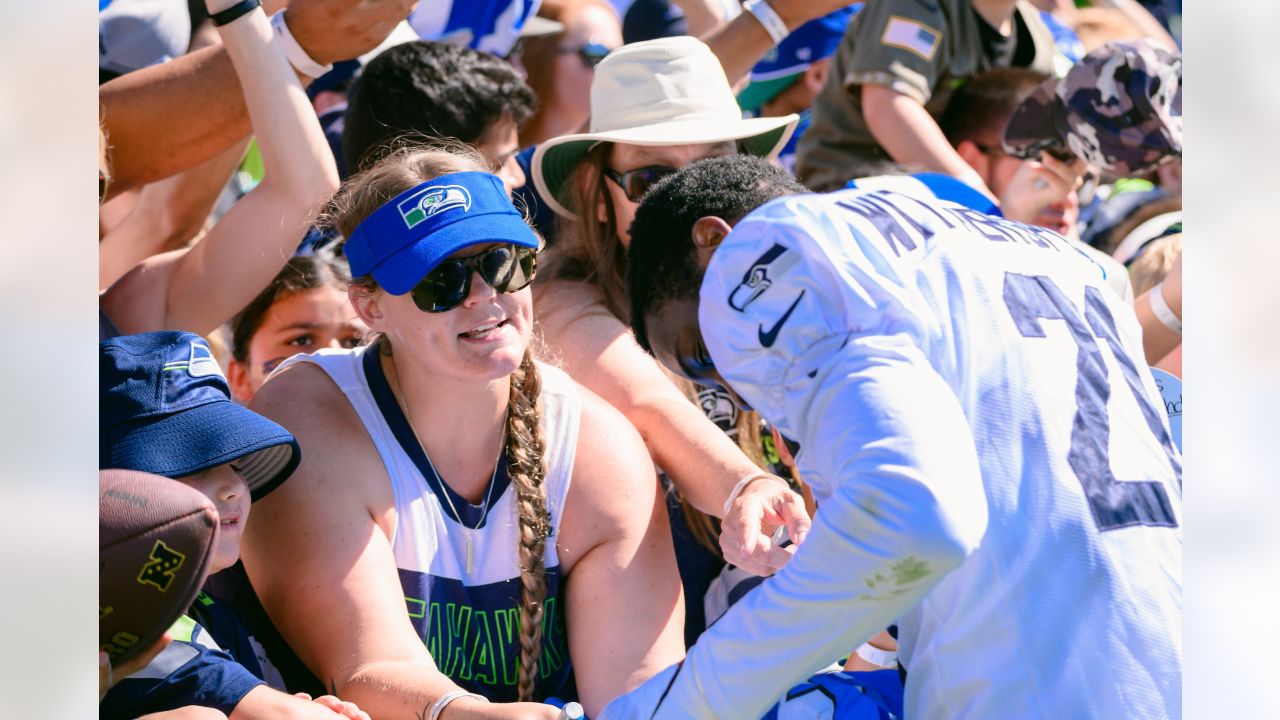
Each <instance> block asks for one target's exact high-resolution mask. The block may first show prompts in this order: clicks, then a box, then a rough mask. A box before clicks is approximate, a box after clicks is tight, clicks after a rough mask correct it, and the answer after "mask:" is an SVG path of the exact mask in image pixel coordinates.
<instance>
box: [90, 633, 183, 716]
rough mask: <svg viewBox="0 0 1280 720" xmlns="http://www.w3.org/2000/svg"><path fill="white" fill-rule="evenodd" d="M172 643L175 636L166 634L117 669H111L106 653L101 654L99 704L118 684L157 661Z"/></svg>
mask: <svg viewBox="0 0 1280 720" xmlns="http://www.w3.org/2000/svg"><path fill="white" fill-rule="evenodd" d="M171 642H173V636H172V635H170V634H169V633H167V632H166V633H165V634H164V635H161V636H160V639H159V640H157V641H156V643H155V644H154V645H152V646H151V647H149V648H147V649H146V650H143V651H142V652H140V653H138V654H137V655H134V656H133V658H132V659H130V660H129V661H128V662H124V663H121V664H119V665H117V666H115V667H111V658H110V656H108V655H107V653H106V652H99V653H98V702H102V698H104V697H106V695H107V691H108V690H110V689H111V688H113V687H115V684H116V683H118V682H120V681H121V680H123V679H125V678H127V677H129V676H130V675H132V674H134V673H136V672H138V671H139V670H141V669H142V668H144V667H146V666H148V665H150V664H151V661H152V660H155V659H156V656H157V655H159V654H160V653H161V652H163V651H164V649H165V648H167V647H169V643H171Z"/></svg>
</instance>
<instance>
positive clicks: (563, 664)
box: [244, 149, 683, 720]
mask: <svg viewBox="0 0 1280 720" xmlns="http://www.w3.org/2000/svg"><path fill="white" fill-rule="evenodd" d="M485 167H486V166H485V164H484V163H483V161H482V160H481V159H480V157H479V156H478V155H476V153H475V152H474V151H471V150H468V149H457V150H456V151H453V152H442V151H439V150H422V149H416V150H406V151H401V152H398V153H395V154H393V155H391V156H389V157H387V158H386V159H384V160H382V161H381V162H379V163H378V164H377V165H375V166H374V167H372V168H370V169H369V170H367V171H365V172H363V173H361V174H360V175H357V176H356V177H354V178H352V179H351V181H350V182H349V183H348V184H347V185H346V186H345V187H344V189H343V190H342V191H340V192H339V193H338V195H337V196H335V198H334V200H333V203H332V217H333V220H334V224H335V225H336V227H337V229H338V231H339V232H340V233H341V235H342V236H343V237H345V238H346V244H345V253H346V256H347V258H348V260H349V261H350V263H351V268H352V272H353V274H354V275H356V278H355V280H354V281H353V283H352V286H351V288H350V290H349V296H350V299H351V302H352V305H353V306H354V308H355V310H356V312H357V314H358V315H359V316H360V318H361V319H362V320H363V321H364V322H365V324H366V325H367V326H368V327H369V329H370V330H371V331H372V333H374V334H375V336H376V338H377V339H376V341H374V342H373V343H372V344H370V345H368V346H365V347H363V348H360V349H357V350H322V351H320V352H318V353H314V354H311V355H300V356H295V357H294V358H292V359H290V360H287V361H286V362H285V363H284V364H283V365H281V367H280V369H279V370H278V371H277V372H276V373H275V374H274V375H273V376H272V378H271V379H270V380H269V381H268V382H267V383H265V384H264V385H263V387H262V389H261V390H260V391H259V392H258V394H257V395H256V396H255V397H254V401H253V407H254V408H255V409H256V410H257V411H259V412H261V413H263V414H265V415H267V416H268V417H272V418H275V419H276V420H278V421H279V422H280V423H282V424H283V425H285V426H286V427H288V428H290V429H291V430H292V431H293V432H294V433H295V434H296V437H297V438H298V441H299V443H300V444H301V445H302V446H304V447H305V454H304V459H303V462H302V465H301V466H300V467H299V468H298V471H297V473H296V474H295V475H294V477H293V479H292V481H291V482H290V483H288V484H287V485H286V486H282V487H281V488H280V489H279V490H278V491H277V492H276V493H274V494H273V495H272V497H271V498H269V499H268V500H267V501H265V502H263V503H261V507H260V508H258V507H255V511H256V512H258V514H259V516H260V517H261V518H262V519H260V521H259V524H258V525H257V526H255V528H254V529H253V531H252V532H251V534H249V535H248V536H247V537H246V540H245V550H244V558H245V567H246V569H247V571H248V574H249V577H250V579H251V580H252V582H253V585H254V588H255V590H256V591H257V594H258V596H259V597H260V598H261V600H262V604H263V606H264V607H265V608H266V610H267V612H268V613H269V614H270V616H271V619H272V620H273V621H274V623H275V625H276V626H277V627H278V628H279V630H280V631H281V633H282V635H283V636H284V639H285V640H286V641H287V642H288V643H289V644H290V646H292V648H293V649H294V651H296V653H297V654H298V656H299V657H300V658H301V659H302V661H303V662H304V663H305V664H306V665H307V667H308V668H309V669H310V670H311V671H312V672H313V673H314V674H315V675H316V676H317V677H319V678H322V679H324V681H325V683H326V684H327V685H329V686H330V687H331V688H338V689H340V690H339V691H340V692H341V693H342V694H343V696H344V697H350V698H351V699H352V700H353V701H355V702H358V703H359V704H360V706H361V707H362V708H366V709H367V710H368V711H369V712H370V713H371V714H373V715H375V716H378V717H384V716H385V717H413V716H415V715H416V716H418V717H424V718H437V717H475V718H514V717H521V718H526V717H528V718H534V717H545V718H548V720H550V718H554V717H556V714H557V711H556V710H555V709H554V708H551V707H550V706H545V705H533V704H525V705H510V704H506V703H510V702H514V701H519V702H522V703H528V702H530V701H537V700H542V699H545V698H547V697H549V696H560V697H564V696H566V695H571V694H572V693H573V690H572V688H573V687H574V686H575V685H576V692H577V695H578V697H579V698H580V701H581V703H582V705H583V706H584V707H585V709H586V711H587V712H588V713H589V714H592V715H594V714H596V713H598V712H599V711H600V710H601V709H602V708H603V706H604V704H605V703H606V702H607V701H608V700H610V699H611V698H613V697H615V696H616V695H618V694H619V693H621V692H624V691H625V690H627V689H628V688H631V687H633V686H635V685H637V684H639V683H640V682H641V681H643V680H644V679H645V678H647V677H649V676H650V675H652V674H653V673H654V672H656V671H657V670H658V669H659V668H661V667H664V666H665V665H667V664H669V663H671V662H675V661H676V660H678V659H679V658H680V657H681V656H682V648H681V640H680V632H681V622H680V621H681V618H682V617H683V606H682V598H681V592H680V585H679V580H678V575H677V573H676V567H675V558H674V553H673V551H672V548H671V538H670V529H669V527H668V525H667V518H666V514H665V513H664V511H663V509H662V502H661V498H660V497H659V496H658V491H657V483H656V482H655V481H654V477H653V473H652V461H651V460H650V459H649V457H648V455H647V454H646V453H645V451H644V445H643V442H642V440H641V439H640V437H639V436H638V435H637V433H636V431H635V430H634V428H632V427H631V425H630V424H629V423H628V422H627V421H626V419H625V418H624V417H623V416H622V415H621V414H620V413H618V412H617V411H616V410H614V409H613V408H612V407H611V406H609V405H608V404H607V403H605V402H604V401H602V400H600V399H599V398H596V397H595V396H594V395H592V394H591V393H589V392H587V391H585V390H583V389H582V388H580V387H579V386H578V385H576V384H575V383H574V382H573V381H572V380H570V379H569V378H568V376H566V375H565V374H564V373H562V372H560V371H559V370H557V369H555V368H553V367H549V366H546V365H543V364H541V363H538V362H536V361H535V360H533V357H532V354H531V352H530V342H531V334H532V325H533V309H532V302H531V293H530V291H529V289H528V286H529V283H530V282H532V280H533V276H534V273H535V271H536V269H537V250H538V247H539V245H540V242H539V239H538V238H537V236H536V235H535V234H534V233H533V232H532V231H531V230H530V229H529V227H528V226H527V225H525V223H524V221H523V220H522V218H521V217H520V215H519V214H518V213H517V212H516V211H515V209H514V208H513V207H512V205H511V203H510V200H509V199H508V198H507V195H506V193H505V191H504V190H503V187H502V183H501V181H500V180H499V179H498V178H497V177H495V176H493V175H491V174H489V173H487V172H484V168H485ZM406 603H407V607H406ZM406 610H407V612H406ZM571 673H572V681H571V680H570V675H571ZM490 702H492V703H494V704H491V705H490V704H487V703H490ZM499 703H502V704H499ZM446 707H447V709H448V710H449V711H450V712H449V713H448V714H446V715H441V713H442V712H444V711H445V709H446Z"/></svg>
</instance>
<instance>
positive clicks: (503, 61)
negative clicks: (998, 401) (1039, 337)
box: [98, 0, 1182, 720]
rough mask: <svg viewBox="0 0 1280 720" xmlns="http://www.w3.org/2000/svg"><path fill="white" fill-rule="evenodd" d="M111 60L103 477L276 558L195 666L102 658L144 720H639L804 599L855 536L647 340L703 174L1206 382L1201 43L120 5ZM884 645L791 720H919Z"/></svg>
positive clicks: (174, 653) (240, 549)
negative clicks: (936, 255)
mask: <svg viewBox="0 0 1280 720" xmlns="http://www.w3.org/2000/svg"><path fill="white" fill-rule="evenodd" d="M99 28H100V30H99V36H100V43H99V50H100V63H99V64H100V68H99V69H100V78H101V84H100V91H99V102H100V108H101V120H100V128H101V134H100V146H99V147H100V152H99V158H98V160H99V201H100V212H99V268H100V270H99V284H100V288H99V289H100V294H99V340H100V346H99V347H100V350H99V357H100V377H99V382H100V393H101V405H102V408H103V410H102V413H101V416H100V443H101V447H100V466H101V468H102V469H108V468H125V469H130V470H137V471H143V472H149V473H153V474H156V475H162V476H165V477H169V478H173V480H174V481H175V482H182V483H185V484H187V485H190V486H192V487H195V488H197V489H198V490H200V491H201V492H203V493H204V494H206V495H207V496H208V497H209V499H210V500H212V501H213V502H214V504H215V506H216V507H217V509H218V511H219V512H220V513H222V514H223V516H224V519H225V518H228V517H230V518H233V519H234V521H233V522H230V523H228V522H224V523H223V524H222V526H221V528H220V539H219V544H218V551H217V554H216V556H215V559H214V562H213V566H212V568H211V572H210V576H209V578H208V580H207V583H206V586H205V593H203V594H202V595H201V596H200V598H199V599H197V601H196V603H194V604H193V605H192V608H191V611H190V612H189V613H188V616H187V617H186V618H184V621H183V622H180V623H179V624H178V625H175V626H174V628H173V629H172V630H171V632H170V635H169V636H166V639H165V641H164V642H162V643H161V644H160V645H159V646H157V647H155V648H152V649H151V652H149V653H147V654H145V655H144V656H143V657H142V658H141V659H140V660H138V661H135V662H134V663H133V664H131V665H130V666H128V667H122V668H121V667H118V668H112V667H111V664H110V659H109V658H108V657H107V656H106V655H105V654H103V655H102V656H101V657H100V666H101V670H102V673H101V674H100V678H101V682H100V691H101V704H100V717H102V718H104V719H105V718H113V719H114V718H122V719H128V718H138V717H144V716H145V717H155V718H161V717H163V718H196V717H220V716H223V715H225V716H226V717H231V718H244V719H252V718H281V717H288V718H294V717H297V718H304V717H315V718H322V717H337V716H343V717H347V718H350V719H351V720H362V719H364V718H368V717H373V718H383V717H387V718H390V717H415V716H416V717H420V718H423V719H424V720H428V719H429V720H436V718H468V717H476V718H517V717H519V718H537V717H542V718H555V717H558V716H560V713H562V712H566V711H564V710H562V709H561V708H562V706H565V704H566V703H568V702H576V703H580V704H581V706H582V707H583V708H585V710H586V713H587V714H588V715H589V716H591V717H596V716H599V715H600V714H601V713H602V712H603V711H604V709H605V707H606V706H607V705H608V704H609V703H610V702H611V701H613V700H614V699H615V698H617V697H619V696H621V695H623V694H624V693H626V692H628V691H630V690H632V689H634V688H636V687H637V686H639V685H641V684H642V683H644V682H645V681H647V680H649V679H650V678H652V677H654V676H655V675H658V674H659V673H660V672H661V671H663V670H664V669H665V668H668V667H670V666H673V665H675V664H677V663H679V662H681V659H682V658H683V657H685V653H686V651H687V650H688V648H691V647H693V646H694V645H695V643H697V641H698V638H699V637H700V636H702V635H703V633H704V632H705V631H706V630H707V628H708V627H709V626H711V625H712V623H714V622H715V621H716V619H717V618H718V617H720V616H721V615H722V614H723V613H724V612H725V610H726V609H727V608H728V607H729V606H731V605H733V604H734V603H735V602H737V601H739V600H740V599H741V598H742V597H744V596H746V595H747V594H749V593H750V592H752V591H753V590H754V589H755V588H756V587H757V586H758V585H760V583H761V582H762V579H763V578H765V577H768V576H770V575H772V574H774V573H775V572H777V571H778V570H779V569H780V568H782V567H783V566H784V565H786V564H787V563H788V562H789V561H790V559H791V558H792V557H793V556H794V555H796V553H797V552H798V549H799V548H802V547H803V543H804V540H805V538H806V536H807V534H808V533H809V532H810V528H811V523H812V522H814V521H813V520H812V518H813V517H814V514H815V512H817V511H818V510H820V507H821V503H820V502H815V499H814V497H813V494H812V493H811V492H810V490H809V487H808V485H807V484H806V481H805V480H806V479H805V476H804V472H803V471H802V468H801V467H800V465H798V464H797V462H796V457H795V456H796V453H797V452H798V447H797V445H796V443H795V442H794V441H793V440H792V439H790V438H789V437H788V436H787V434H786V433H784V432H782V431H781V430H780V428H779V427H777V425H776V421H774V424H771V422H770V420H772V418H766V417H764V413H763V408H761V410H762V412H761V413H757V412H755V411H753V410H752V409H751V408H750V407H748V406H747V404H746V403H744V402H743V401H742V398H741V397H740V395H739V394H738V393H736V392H735V391H734V388H732V387H728V386H724V385H722V384H720V383H713V382H706V383H702V382H699V381H698V380H699V373H698V367H693V365H697V364H698V363H703V364H705V365H706V366H708V367H709V366H710V359H709V358H708V357H706V348H705V347H700V348H694V349H693V350H692V352H690V353H689V354H688V357H685V356H681V357H678V358H675V359H674V362H676V363H679V365H680V367H679V369H681V370H683V372H681V373H680V374H677V373H675V372H672V362H668V360H671V358H670V357H665V356H664V355H663V354H662V353H661V352H655V351H654V348H653V347H652V346H651V344H650V342H649V339H647V338H642V342H637V338H636V336H635V334H634V333H633V327H634V326H636V323H637V321H638V319H639V320H643V311H642V310H641V309H638V308H636V307H633V305H632V300H633V299H634V298H633V296H632V289H633V288H634V287H636V285H635V283H634V281H632V282H631V283H630V284H629V254H628V251H629V248H630V247H631V245H632V230H633V227H637V226H639V225H642V224H643V223H642V222H640V221H637V225H633V221H636V218H637V213H638V212H641V213H644V212H645V210H644V206H642V201H643V199H644V198H645V197H646V194H647V193H648V192H649V191H650V190H651V189H652V188H654V187H655V186H661V187H664V188H665V187H667V185H665V184H663V183H664V181H668V180H669V179H670V178H672V177H673V176H676V174H677V173H678V171H680V170H681V169H682V168H685V167H687V166H692V167H698V166H700V165H702V166H705V162H706V161H711V162H712V163H714V162H716V161H715V160H712V159H715V158H726V157H735V156H737V157H742V156H754V157H757V158H762V159H764V160H766V161H769V162H771V163H774V164H775V165H776V166H777V167H780V168H782V169H783V170H782V171H785V173H786V174H787V175H788V177H787V178H785V184H786V188H787V190H786V192H787V193H792V192H799V191H810V192H818V193H826V192H831V191H837V190H841V189H844V188H863V189H883V190H886V191H891V192H892V193H895V194H901V195H905V196H908V197H911V198H916V199H918V200H921V201H923V202H926V203H938V204H942V205H947V206H950V207H954V206H962V207H964V208H968V209H969V210H971V211H973V212H974V213H975V215H978V214H981V215H982V216H989V217H997V218H1005V219H1008V220H1011V221H1015V222H1017V223H1024V224H1026V225H1029V226H1035V227H1038V228H1043V229H1046V230H1048V231H1051V232H1052V233H1055V234H1056V235H1058V236H1061V238H1063V239H1064V240H1063V242H1064V243H1065V244H1066V245H1064V246H1069V247H1070V248H1071V249H1073V250H1075V251H1076V252H1077V253H1079V254H1081V255H1083V256H1085V257H1087V258H1089V259H1090V260H1091V261H1092V262H1093V263H1095V264H1096V265H1097V266H1098V267H1099V268H1100V269H1101V270H1102V273H1103V277H1105V285H1106V286H1107V287H1109V288H1110V292H1113V293H1114V295H1115V297H1116V298H1117V299H1118V300H1119V301H1120V302H1122V303H1123V304H1124V306H1125V308H1126V310H1131V311H1132V314H1133V316H1134V317H1135V318H1136V322H1137V323H1138V324H1139V325H1140V326H1141V328H1142V333H1143V335H1142V343H1143V350H1144V352H1145V358H1144V359H1145V362H1146V364H1147V365H1149V366H1152V367H1156V368H1160V369H1162V370H1164V371H1167V372H1168V373H1171V374H1172V375H1173V376H1174V377H1177V378H1180V377H1181V374H1182V369H1181V319H1180V318H1181V316H1182V297H1181V296H1182V275H1181V273H1182V264H1181V248H1182V241H1181V232H1182V217H1181V150H1182V148H1181V142H1182V141H1181V90H1180V83H1181V55H1180V50H1179V43H1180V34H1181V2H1180V0H1142V1H1139V0H1094V1H1093V2H1086V1H1078V2H1069V1H1068V0H1034V1H1033V2H1015V0H936V1H935V2H926V1H924V0H866V2H854V3H849V2H847V0H748V1H747V2H746V3H743V4H742V5H739V3H738V2H737V0H670V1H668V0H631V1H629V0H542V1H541V2H538V0H532V2H530V1H529V0H439V1H436V0H419V2H417V3H414V2H412V1H411V0H379V1H377V2H370V1H367V0H365V1H360V0H289V1H288V2H285V0H261V4H259V1H258V0H247V1H244V2H237V1H235V0H201V1H198V0H191V1H190V2H188V3H182V2H180V1H179V0H100V3H99ZM721 162H723V161H721ZM712 167H725V168H730V170H725V172H726V173H731V172H756V171H754V170H752V171H746V170H740V169H739V170H732V168H733V167H736V166H732V165H731V164H725V165H721V166H715V165H712ZM753 167H754V166H753ZM780 172H781V171H780ZM751 177H755V176H751ZM791 178H794V180H792V179H791ZM690 182H692V181H690ZM770 182H777V183H782V180H777V179H774V180H771V181H770ZM795 183H799V184H798V185H796V184H795ZM779 187H781V185H779ZM669 192H670V191H669ZM778 194H783V193H782V191H779V193H778ZM455 207H461V208H464V209H465V210H466V213H465V216H464V215H463V214H459V213H452V214H451V213H449V212H447V211H449V210H450V209H451V208H455ZM649 212H653V211H649ZM458 218H463V219H458ZM652 222H653V221H650V223H652ZM696 232H697V229H696V228H695V235H696ZM424 238H429V239H430V241H429V242H428V241H427V240H426V239H424ZM749 280H750V279H749V278H748V279H744V280H743V286H742V288H747V289H748V290H750V289H752V288H754V289H756V290H757V291H763V289H764V288H767V286H768V282H769V281H768V279H767V278H765V279H764V280H763V282H764V285H763V286H759V285H758V284H756V283H755V282H754V281H752V282H751V283H749V282H748V281H749ZM673 282H675V281H674V280H673ZM748 285H750V287H748ZM736 292H737V291H735V295H734V297H737V295H736ZM754 298H755V295H750V296H749V299H748V298H740V299H738V300H735V299H733V298H731V299H730V304H731V305H733V304H734V303H735V302H742V303H743V304H744V306H745V303H747V302H751V301H752V300H754ZM793 307H794V306H793ZM735 308H736V306H735ZM788 314H789V311H788ZM785 321H786V317H785V316H784V317H783V322H785ZM775 329H776V328H775ZM760 332H761V334H762V335H763V334H765V329H764V328H763V327H762V328H761V330H760ZM679 342H684V341H679ZM762 342H763V340H762ZM766 344H768V343H766ZM1082 352H1083V351H1082ZM655 354H656V355H657V357H656V358H655ZM222 368H225V374H224V373H223V370H222ZM703 369H704V370H705V369H706V368H703ZM703 375H704V376H707V377H709V376H710V374H709V373H703ZM690 378H692V380H691V379H690ZM778 382H779V383H781V382H782V378H779V379H778ZM148 383H149V385H148ZM1104 402H1105V401H1104ZM233 404H238V405H239V406H241V407H239V408H237V412H230V411H226V410H222V409H220V408H226V407H231V406H232V405H233ZM1179 407H1180V400H1179ZM245 408H247V409H245ZM174 428H181V431H177V430H175V429H174ZM1086 430H1087V428H1086ZM1102 442H1103V444H1104V445H1105V443H1106V436H1105V435H1103V441H1102ZM834 562H838V561H834ZM798 612H803V610H801V611H798ZM878 627H879V629H880V631H879V632H878V634H875V635H874V636H871V637H870V638H869V639H867V638H862V640H866V642H865V644H862V645H861V646H857V643H854V644H853V645H851V646H849V647H846V648H844V650H843V652H842V653H839V654H836V655H833V656H831V657H829V658H825V662H827V663H830V667H828V668H827V669H826V671H824V672H823V673H819V674H817V675H813V673H815V672H817V671H818V670H819V669H820V668H816V667H815V668H807V669H805V671H804V672H803V673H802V674H801V676H800V677H799V678H797V681H799V680H803V679H804V678H809V679H808V680H807V681H806V682H805V683H803V684H802V685H798V686H796V688H797V689H796V690H794V691H792V693H791V694H790V695H788V694H787V693H785V692H779V693H777V694H776V696H775V700H777V701H780V702H781V705H779V706H778V707H775V708H773V709H772V710H770V711H769V712H770V713H772V715H771V716H774V717H796V718H798V717H818V716H819V715H817V714H815V713H816V712H818V711H817V710H813V711H811V712H810V714H808V715H805V714H803V713H804V712H805V711H804V710H803V708H800V707H788V704H787V701H786V698H784V696H788V697H790V696H795V697H799V696H800V695H803V694H805V693H806V692H808V691H810V690H813V689H815V688H818V689H821V694H822V695H823V696H824V697H831V698H839V702H838V703H836V701H835V700H834V699H833V700H832V703H833V704H837V705H838V708H839V711H838V713H837V715H836V716H837V717H881V718H890V717H901V716H902V713H903V709H902V708H903V687H904V682H907V683H909V682H910V675H911V671H912V669H911V668H910V667H905V666H902V665H900V664H899V662H898V656H897V651H898V647H897V643H896V640H895V639H896V637H897V628H896V627H894V626H888V627H886V626H885V625H883V624H882V625H879V626H878ZM778 632H779V633H780V634H783V633H785V629H783V628H779V629H778ZM757 660H758V662H759V663H761V664H762V666H768V664H769V663H771V662H775V660H774V659H773V658H771V657H767V656H761V657H759V658H757ZM810 675H813V677H809V676H810ZM784 690H785V688H784ZM788 713H790V714H788Z"/></svg>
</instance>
